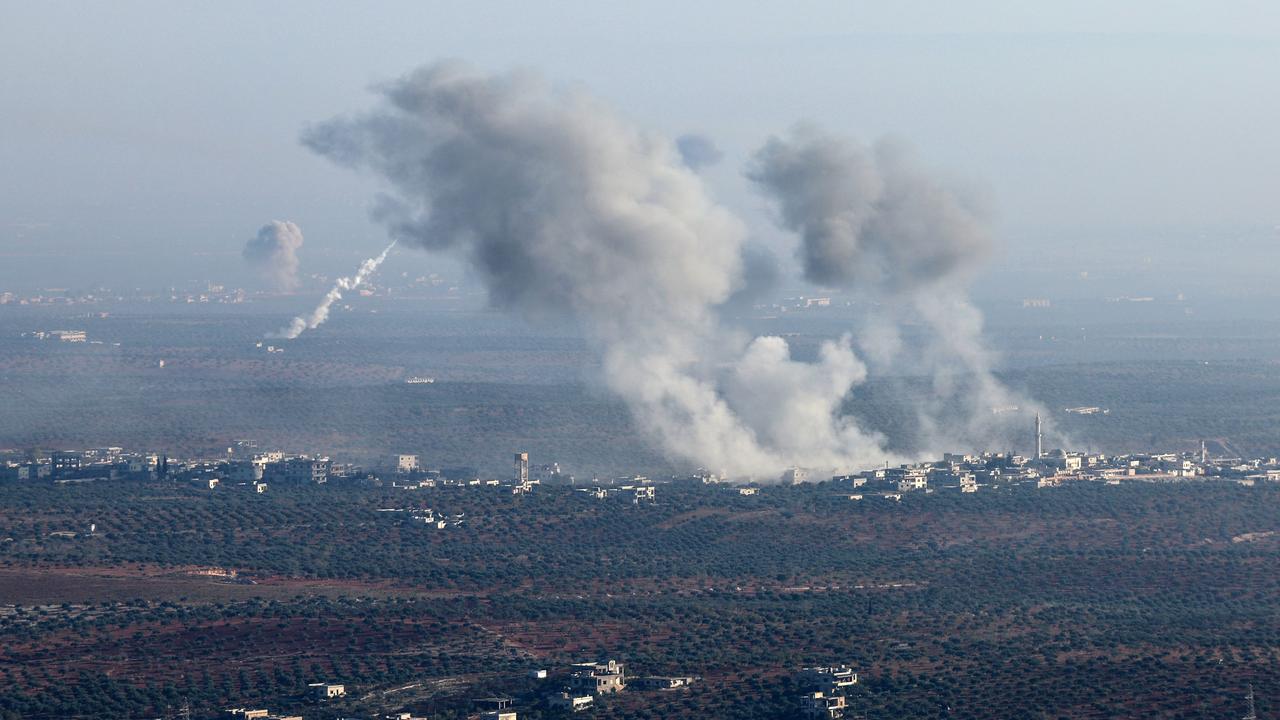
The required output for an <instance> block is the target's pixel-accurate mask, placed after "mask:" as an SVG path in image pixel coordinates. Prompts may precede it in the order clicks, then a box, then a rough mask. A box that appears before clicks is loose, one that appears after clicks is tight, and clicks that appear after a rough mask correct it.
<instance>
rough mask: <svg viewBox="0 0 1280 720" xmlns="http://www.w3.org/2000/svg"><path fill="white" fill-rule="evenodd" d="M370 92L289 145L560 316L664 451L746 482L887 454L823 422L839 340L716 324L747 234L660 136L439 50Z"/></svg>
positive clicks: (737, 285)
mask: <svg viewBox="0 0 1280 720" xmlns="http://www.w3.org/2000/svg"><path fill="white" fill-rule="evenodd" d="M380 95H381V102H380V103H379V105H378V106H377V107H376V108H375V109H374V110H372V111H371V112H369V113H368V114H365V115H362V116H357V117H350V118H339V119H335V120H332V121H329V122H326V123H324V124H321V125H318V126H316V127H313V128H311V129H310V130H309V131H308V132H306V133H305V135H304V138H303V141H304V143H305V144H306V145H307V146H308V147H310V148H312V149H313V150H315V151H316V152H318V153H320V154H322V155H324V156H326V157H329V158H330V159H332V160H334V161H335V162H338V163H340V164H342V165H346V166H349V167H353V168H359V169H363V170H366V171H370V172H372V173H373V174H375V175H376V176H378V177H380V178H382V179H383V180H385V182H386V186H387V192H386V193H385V194H384V195H383V196H382V197H381V198H380V200H379V202H378V203H377V209H376V210H375V217H376V218H377V219H378V220H380V221H381V222H383V223H384V224H385V225H386V226H387V228H388V230H389V232H390V234H391V236H392V237H393V238H395V239H397V240H399V241H400V242H403V243H405V244H409V245H413V246H416V247H421V248H426V249H432V250H449V251H452V252H455V253H457V254H460V255H461V256H463V257H464V258H466V259H467V260H468V261H469V262H470V264H471V265H472V266H473V267H474V268H475V270H476V271H477V274H478V275H479V277H480V278H482V279H483V280H484V282H485V284H486V286H487V289H488V295H489V299H490V302H491V303H492V304H493V305H495V306H497V307H500V308H507V309H511V310H514V311H517V312H520V313H522V314H524V315H525V316H526V317H529V318H532V319H537V318H541V317H548V316H556V315H570V316H573V317H575V318H577V319H578V320H579V322H580V324H581V325H582V326H583V327H584V328H585V329H586V332H587V334H588V336H589V338H590V339H591V341H592V342H593V343H594V344H595V345H596V346H597V347H598V349H599V351H600V354H601V356H602V359H603V376H604V377H603V379H604V382H605V383H606V385H607V386H608V387H609V388H611V389H612V390H613V391H614V392H615V393H617V394H618V395H619V396H621V397H622V398H623V399H624V400H625V401H626V402H627V403H628V405H629V406H630V408H631V410H632V413H633V415H634V417H635V418H636V420H637V423H638V424H639V426H640V427H641V428H642V429H643V430H644V431H645V432H646V433H647V434H648V435H649V436H650V437H651V438H653V439H656V440H657V441H658V442H659V443H661V446H662V447H663V448H664V449H665V450H666V452H667V453H668V454H669V455H670V456H671V457H673V458H676V459H680V460H683V461H689V462H694V463H698V464H702V465H704V466H706V467H708V468H711V469H713V470H717V471H725V472H728V473H729V474H732V475H755V476H757V477H759V476H767V475H772V474H774V473H777V472H779V471H781V470H782V469H784V468H786V467H788V466H792V465H797V464H802V465H806V466H812V467H840V466H852V465H859V466H865V465H868V464H874V463H879V462H881V461H883V460H885V459H888V455H887V454H886V453H885V452H884V451H883V450H882V449H881V448H882V445H883V441H882V439H881V438H880V437H879V436H878V435H876V434H874V433H869V432H866V431H864V430H863V429H862V428H860V427H859V425H858V424H857V423H856V422H855V421H854V420H853V419H852V418H848V417H844V418H842V417H839V408H840V404H841V402H842V398H843V397H844V396H845V395H846V394H847V392H848V390H849V389H850V388H851V387H852V386H853V385H854V384H855V383H857V382H859V381H861V379H862V378H863V377H864V375H865V368H864V366H863V365H862V363H861V362H860V361H859V360H858V359H857V357H855V355H854V353H853V350H852V346H851V343H850V341H848V340H844V341H840V342H831V343H827V344H826V345H825V346H824V347H823V348H822V350H821V352H820V357H819V359H818V360H817V362H813V363H805V362H798V361H795V360H793V359H792V358H791V357H790V351H789V348H788V347H787V344H786V342H785V341H783V340H782V339H780V338H755V339H752V338H750V337H748V336H745V335H742V334H740V333H736V332H733V331H731V330H729V329H726V328H724V327H722V326H721V324H720V314H719V312H718V308H719V307H720V306H721V304H722V303H724V302H725V301H726V300H728V299H729V298H730V297H732V296H733V295H734V294H735V292H737V291H739V290H741V289H742V288H743V285H744V275H743V273H744V263H743V242H744V238H745V235H746V233H745V230H744V227H743V225H742V223H741V222H740V221H739V220H738V219H737V218H735V217H734V216H733V215H732V214H731V213H729V212H728V211H727V210H725V209H724V208H723V207H721V206H719V205H717V204H716V203H715V202H714V201H713V200H712V199H711V198H710V197H709V196H708V194H707V192H706V190H705V189H704V187H703V184H702V182H701V180H700V179H699V178H698V176H697V175H696V174H695V173H694V172H693V171H692V170H691V169H690V168H689V167H688V166H687V165H686V163H685V162H684V160H683V159H682V158H681V156H680V153H679V151H678V150H677V148H676V147H675V144H674V143H673V142H671V141H670V140H668V139H666V138H663V137H660V136H657V135H654V134H650V133H646V132H643V131H641V130H638V129H636V128H634V127H632V126H630V125H628V124H627V123H625V122H623V121H622V120H621V119H620V118H618V117H617V116H616V115H615V114H614V113H612V112H611V111H609V110H608V109H606V108H604V107H602V106H601V105H600V104H599V103H597V102H596V101H594V100H593V99H591V98H589V97H587V96H585V95H584V94H582V93H578V92H570V91H563V90H557V89H554V88H549V87H548V86H546V85H545V84H544V83H543V82H542V81H541V80H540V79H538V78H537V77H535V76H532V75H529V74H522V73H516V74H508V75H498V76H486V75H482V74H479V73H476V72H474V71H472V70H470V69H468V68H466V67H464V66H460V65H457V64H440V65H435V66H430V67H426V68H424V69H421V70H418V71H416V72H414V73H411V74H410V75H408V76H406V77H404V78H403V79H401V80H399V81H397V82H393V83H390V84H388V85H386V86H385V87H383V88H381V90H380Z"/></svg>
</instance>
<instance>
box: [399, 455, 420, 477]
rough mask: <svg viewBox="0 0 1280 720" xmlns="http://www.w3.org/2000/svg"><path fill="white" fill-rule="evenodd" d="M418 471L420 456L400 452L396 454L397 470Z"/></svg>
mask: <svg viewBox="0 0 1280 720" xmlns="http://www.w3.org/2000/svg"><path fill="white" fill-rule="evenodd" d="M417 471H418V456H417V455H405V454H400V455H397V456H396V472H398V473H404V474H407V473H413V472H417Z"/></svg>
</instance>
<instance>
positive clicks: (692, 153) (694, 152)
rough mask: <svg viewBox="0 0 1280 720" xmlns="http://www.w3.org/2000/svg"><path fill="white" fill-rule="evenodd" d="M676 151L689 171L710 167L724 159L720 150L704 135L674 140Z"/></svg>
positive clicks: (681, 137)
mask: <svg viewBox="0 0 1280 720" xmlns="http://www.w3.org/2000/svg"><path fill="white" fill-rule="evenodd" d="M676 149H678V150H679V151H680V158H681V159H682V160H684V164H685V165H687V166H688V167H689V169H690V170H701V169H702V168H704V167H710V166H711V165H715V164H716V163H718V162H720V160H722V159H723V158H724V153H722V152H720V148H718V147H716V144H715V143H714V142H712V140H711V138H709V137H706V136H705V135H694V134H689V135H681V136H680V137H678V138H676Z"/></svg>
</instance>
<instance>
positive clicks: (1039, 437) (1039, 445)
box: [1036, 413, 1044, 460]
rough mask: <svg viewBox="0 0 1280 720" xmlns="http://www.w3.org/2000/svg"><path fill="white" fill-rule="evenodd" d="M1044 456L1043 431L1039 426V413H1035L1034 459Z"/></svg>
mask: <svg viewBox="0 0 1280 720" xmlns="http://www.w3.org/2000/svg"><path fill="white" fill-rule="evenodd" d="M1042 457H1044V432H1042V430H1041V428H1040V413H1036V459H1037V460H1039V459H1040V458H1042Z"/></svg>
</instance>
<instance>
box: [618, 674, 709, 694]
mask: <svg viewBox="0 0 1280 720" xmlns="http://www.w3.org/2000/svg"><path fill="white" fill-rule="evenodd" d="M693 680H694V679H693V678H691V677H681V676H666V675H650V676H649V677H642V678H637V679H635V680H632V681H631V685H632V686H633V687H635V688H637V689H640V690H678V689H680V688H685V687H689V686H690V685H692V684H693Z"/></svg>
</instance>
